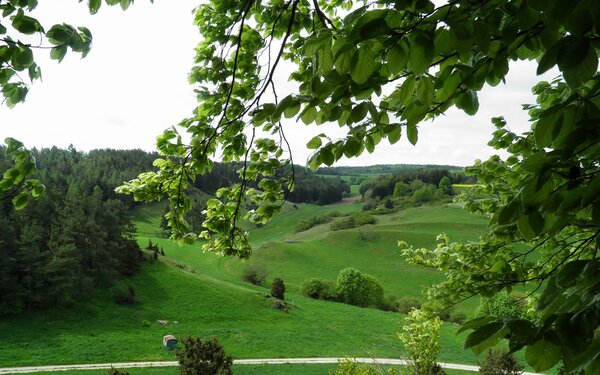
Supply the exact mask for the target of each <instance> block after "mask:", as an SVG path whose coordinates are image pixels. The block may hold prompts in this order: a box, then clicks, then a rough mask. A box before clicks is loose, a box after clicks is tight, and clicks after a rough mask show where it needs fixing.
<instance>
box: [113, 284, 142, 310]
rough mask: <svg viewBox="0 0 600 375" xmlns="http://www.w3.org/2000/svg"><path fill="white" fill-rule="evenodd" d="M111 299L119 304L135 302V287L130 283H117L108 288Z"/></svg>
mask: <svg viewBox="0 0 600 375" xmlns="http://www.w3.org/2000/svg"><path fill="white" fill-rule="evenodd" d="M110 293H111V296H112V299H113V301H114V302H115V303H118V304H119V305H127V304H133V303H136V302H137V300H136V299H135V289H133V287H132V286H131V285H129V286H127V285H124V284H117V285H115V286H113V287H112V288H111V289H110Z"/></svg>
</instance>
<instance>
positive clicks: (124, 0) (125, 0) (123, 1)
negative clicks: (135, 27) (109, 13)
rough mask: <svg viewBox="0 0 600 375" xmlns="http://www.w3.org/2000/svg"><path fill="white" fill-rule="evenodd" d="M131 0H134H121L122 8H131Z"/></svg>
mask: <svg viewBox="0 0 600 375" xmlns="http://www.w3.org/2000/svg"><path fill="white" fill-rule="evenodd" d="M131 1H132V0H121V9H123V10H127V8H129V5H131Z"/></svg>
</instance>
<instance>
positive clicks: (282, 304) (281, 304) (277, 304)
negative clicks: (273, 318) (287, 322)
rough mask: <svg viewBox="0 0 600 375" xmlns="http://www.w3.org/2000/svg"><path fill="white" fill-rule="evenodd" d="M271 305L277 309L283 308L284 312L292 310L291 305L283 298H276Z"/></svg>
mask: <svg viewBox="0 0 600 375" xmlns="http://www.w3.org/2000/svg"><path fill="white" fill-rule="evenodd" d="M271 307H273V308H274V309H275V310H281V311H283V312H288V311H289V310H290V308H289V306H288V305H287V304H286V303H285V301H282V300H275V301H273V303H271Z"/></svg>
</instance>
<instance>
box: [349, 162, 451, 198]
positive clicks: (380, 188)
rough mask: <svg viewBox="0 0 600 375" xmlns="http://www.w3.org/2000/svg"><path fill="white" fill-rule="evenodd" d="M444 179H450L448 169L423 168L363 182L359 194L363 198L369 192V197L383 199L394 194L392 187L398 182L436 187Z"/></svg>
mask: <svg viewBox="0 0 600 375" xmlns="http://www.w3.org/2000/svg"><path fill="white" fill-rule="evenodd" d="M444 177H449V178H450V171H449V170H448V169H438V168H423V169H420V170H416V171H406V172H402V173H397V174H392V175H381V176H377V177H375V178H373V179H370V180H367V181H365V182H363V183H362V184H361V185H360V189H359V192H360V193H361V194H362V195H363V196H364V194H365V193H366V192H367V191H369V190H371V197H373V198H375V197H378V198H385V197H387V196H390V195H393V194H394V186H395V185H396V183H398V182H403V183H410V182H412V181H414V180H421V181H422V182H424V183H426V184H432V185H435V186H438V185H439V183H440V181H441V180H442V178H444Z"/></svg>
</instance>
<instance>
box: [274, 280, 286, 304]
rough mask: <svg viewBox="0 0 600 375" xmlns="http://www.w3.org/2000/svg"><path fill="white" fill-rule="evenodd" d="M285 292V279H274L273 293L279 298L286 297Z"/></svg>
mask: <svg viewBox="0 0 600 375" xmlns="http://www.w3.org/2000/svg"><path fill="white" fill-rule="evenodd" d="M284 294H285V285H284V284H283V280H282V279H280V278H279V277H276V278H275V279H273V283H272V284H271V295H272V296H273V297H275V298H278V299H284V298H283V297H284Z"/></svg>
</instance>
